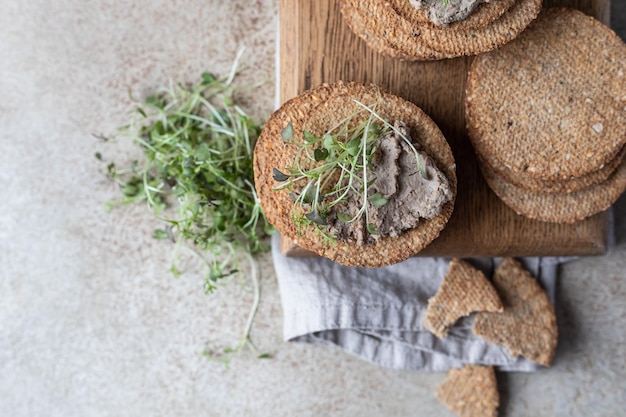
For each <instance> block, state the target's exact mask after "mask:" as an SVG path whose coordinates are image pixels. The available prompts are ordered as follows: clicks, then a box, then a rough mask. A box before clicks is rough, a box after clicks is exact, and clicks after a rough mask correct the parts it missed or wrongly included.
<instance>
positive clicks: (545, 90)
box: [466, 8, 626, 182]
mask: <svg viewBox="0 0 626 417" xmlns="http://www.w3.org/2000/svg"><path fill="white" fill-rule="evenodd" d="M625 73H626V46H625V45H624V42H623V41H622V40H621V39H620V38H619V37H617V36H616V35H615V33H614V32H613V31H611V30H610V29H609V28H607V27H606V26H604V25H602V24H601V23H600V22H598V21H597V20H595V19H593V18H592V17H589V16H586V15H584V14H583V13H581V12H579V11H576V10H572V9H563V8H559V9H549V10H546V11H545V12H544V13H542V14H541V16H540V17H539V18H538V19H537V21H535V22H534V23H533V24H532V25H531V27H530V28H529V29H528V30H527V31H525V32H524V33H522V34H521V35H520V36H519V37H518V39H517V40H516V41H515V42H512V43H510V44H508V45H505V46H503V47H502V48H500V49H498V50H496V51H493V52H490V53H488V54H484V55H481V56H479V57H477V58H476V59H475V60H474V61H473V63H472V66H471V68H470V73H469V77H468V83H467V94H466V118H467V125H468V131H469V133H470V139H471V140H472V142H473V143H474V146H475V148H476V149H477V150H478V149H480V153H481V154H482V156H483V159H485V160H487V161H494V160H496V159H497V160H498V162H499V164H500V165H504V166H506V167H507V168H509V169H510V170H511V171H513V172H515V173H517V174H522V175H527V176H530V177H532V178H534V179H537V180H543V181H553V182H557V181H561V180H568V179H571V178H574V177H583V176H586V175H589V174H592V173H593V172H595V171H598V170H600V169H602V167H604V166H607V165H610V162H611V161H612V160H613V159H614V158H615V157H616V155H617V154H618V153H619V151H620V150H621V149H622V148H623V147H624V145H625V143H626V82H624V81H625V80H626V79H625V78H624V77H625ZM491 165H492V166H494V165H495V163H493V162H492V163H491Z"/></svg>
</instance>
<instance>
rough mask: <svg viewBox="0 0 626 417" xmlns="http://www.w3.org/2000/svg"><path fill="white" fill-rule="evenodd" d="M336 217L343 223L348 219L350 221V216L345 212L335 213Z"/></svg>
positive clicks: (347, 221)
mask: <svg viewBox="0 0 626 417" xmlns="http://www.w3.org/2000/svg"><path fill="white" fill-rule="evenodd" d="M337 218H338V219H339V220H340V221H342V222H344V223H349V222H350V221H352V217H350V216H349V215H347V214H345V213H337Z"/></svg>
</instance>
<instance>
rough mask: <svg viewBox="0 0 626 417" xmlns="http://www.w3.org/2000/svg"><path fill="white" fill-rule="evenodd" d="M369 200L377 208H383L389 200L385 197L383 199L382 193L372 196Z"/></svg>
mask: <svg viewBox="0 0 626 417" xmlns="http://www.w3.org/2000/svg"><path fill="white" fill-rule="evenodd" d="M367 199H368V200H369V202H370V203H372V205H373V206H376V207H382V206H384V205H385V204H387V202H388V200H387V199H386V198H385V197H383V195H382V194H381V193H374V194H372V195H370V196H369V197H368V198H367Z"/></svg>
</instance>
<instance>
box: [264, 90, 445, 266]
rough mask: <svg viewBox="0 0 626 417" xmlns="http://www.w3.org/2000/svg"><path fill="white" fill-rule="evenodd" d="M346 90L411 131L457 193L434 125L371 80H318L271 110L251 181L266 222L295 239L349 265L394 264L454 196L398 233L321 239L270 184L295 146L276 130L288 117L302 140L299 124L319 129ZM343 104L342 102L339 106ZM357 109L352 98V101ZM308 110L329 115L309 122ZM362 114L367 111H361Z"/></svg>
mask: <svg viewBox="0 0 626 417" xmlns="http://www.w3.org/2000/svg"><path fill="white" fill-rule="evenodd" d="M342 95H349V96H351V97H354V98H355V99H358V100H359V101H360V102H362V103H364V104H366V105H372V104H373V103H378V105H377V107H376V112H377V113H378V114H379V115H380V116H381V117H383V118H384V119H386V120H401V121H403V122H405V123H406V124H407V125H408V126H409V128H410V131H411V138H412V140H413V141H414V143H418V144H419V146H420V147H422V148H423V150H424V151H425V152H426V153H427V154H428V155H430V156H431V158H433V159H434V161H435V163H436V164H437V167H438V168H439V169H440V170H441V171H442V172H443V173H444V175H445V176H446V178H447V179H448V182H449V184H450V188H451V189H452V191H453V194H454V195H456V173H455V169H456V167H455V163H454V157H453V155H452V150H451V149H450V146H449V145H448V143H447V141H446V139H445V138H444V136H443V134H442V133H441V131H440V130H439V128H438V127H437V125H436V124H435V123H434V122H433V121H432V119H430V117H428V116H427V115H426V114H425V113H424V112H423V111H422V110H421V109H419V108H418V107H417V106H415V105H414V104H412V103H410V102H408V101H406V100H403V99H401V98H399V97H396V96H393V95H391V94H389V93H386V92H384V91H381V89H380V88H379V87H377V86H375V85H373V84H359V83H351V82H337V83H335V84H322V85H320V86H318V87H316V88H314V89H312V90H308V91H306V92H304V93H302V94H301V95H299V96H298V97H295V98H293V99H291V100H289V101H288V102H286V103H285V104H284V105H283V106H281V107H280V108H279V109H278V110H277V111H276V112H274V113H273V114H272V116H271V117H270V118H269V120H268V122H267V123H266V125H265V127H264V129H263V131H262V132H261V135H260V137H259V139H258V141H257V144H256V147H255V150H254V176H255V186H256V188H257V192H258V195H259V200H260V203H261V206H262V207H263V210H264V212H265V215H266V216H267V219H268V221H269V222H270V223H272V224H273V225H274V226H275V227H276V228H277V230H278V231H279V232H280V233H281V234H282V235H283V236H285V237H287V238H289V239H290V240H292V241H293V242H294V243H295V244H296V245H298V246H300V247H302V248H304V249H307V250H310V251H313V252H315V253H317V254H318V255H320V256H324V257H326V258H329V259H331V260H333V261H335V262H338V263H341V264H344V265H348V266H364V267H380V266H385V265H390V264H394V263H397V262H400V261H402V260H405V259H407V258H408V257H410V256H412V255H414V254H416V253H417V252H419V251H420V250H422V249H423V248H424V247H425V246H426V245H428V244H429V243H430V242H431V241H432V240H433V239H435V238H436V237H437V236H438V235H439V233H440V231H441V230H442V229H443V227H444V226H445V224H446V223H447V221H448V219H449V218H450V215H451V214H452V210H453V207H454V196H453V198H452V200H451V201H449V202H448V203H445V204H444V205H443V206H442V209H441V212H440V213H439V215H437V216H435V217H434V218H432V219H428V220H424V221H423V222H421V223H420V224H419V225H418V226H417V227H415V228H413V229H410V230H408V231H406V232H405V233H403V234H402V235H400V236H398V237H396V238H392V237H384V238H381V239H379V240H378V241H377V242H376V243H373V244H370V245H363V246H359V245H357V244H356V243H349V242H343V241H339V240H338V241H336V243H328V242H324V239H323V237H322V236H321V235H320V234H319V233H318V232H317V231H316V230H315V229H314V228H313V227H303V228H301V229H300V230H298V226H296V225H295V224H294V223H293V221H292V219H291V214H292V209H293V201H292V200H291V199H290V198H289V191H288V190H287V189H283V190H275V186H276V184H277V183H276V182H275V181H274V179H273V177H272V176H273V172H272V170H273V168H278V169H279V170H281V171H282V170H284V171H288V167H290V166H291V165H292V163H293V160H294V157H295V154H296V149H295V146H293V145H290V144H289V143H287V142H285V141H284V140H283V139H282V137H281V131H282V129H283V128H284V127H286V126H287V125H288V124H289V123H290V122H291V123H292V125H293V140H299V141H304V138H303V136H304V134H303V130H304V129H305V126H306V129H307V130H309V129H310V130H312V131H318V132H320V131H324V130H326V129H328V128H330V127H331V126H332V125H333V124H334V123H336V122H337V121H338V120H340V119H334V118H335V117H341V116H339V115H345V114H346V112H348V111H349V109H346V108H339V109H338V108H333V107H332V106H329V105H328V103H332V101H333V100H330V101H329V99H330V98H331V97H337V96H342ZM344 107H345V106H344ZM355 109H356V104H355ZM311 113H315V114H317V115H319V114H326V115H328V119H326V120H325V121H324V122H322V119H323V118H316V120H320V123H324V124H328V125H326V126H317V127H316V126H311V125H310V121H309V120H308V117H309V115H310V114H311ZM364 117H366V116H364Z"/></svg>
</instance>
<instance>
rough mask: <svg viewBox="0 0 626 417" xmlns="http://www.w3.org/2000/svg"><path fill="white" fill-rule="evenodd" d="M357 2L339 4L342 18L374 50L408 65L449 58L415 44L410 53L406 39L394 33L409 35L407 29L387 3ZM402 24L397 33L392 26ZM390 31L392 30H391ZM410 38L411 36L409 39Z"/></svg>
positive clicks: (418, 43)
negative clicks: (410, 62) (365, 3)
mask: <svg viewBox="0 0 626 417" xmlns="http://www.w3.org/2000/svg"><path fill="white" fill-rule="evenodd" d="M362 3H364V2H362V1H360V0H342V1H341V14H342V16H343V18H344V20H345V21H346V23H347V24H348V26H349V27H350V29H351V30H352V32H354V34H356V35H357V36H359V37H360V38H361V39H363V40H364V41H365V43H367V45H368V46H369V47H370V48H372V49H373V50H375V51H377V52H379V53H381V54H383V55H386V56H389V57H391V58H395V59H402V60H408V61H415V60H421V61H431V60H439V59H445V58H450V56H449V54H444V53H441V52H439V51H435V50H434V49H432V48H430V47H429V46H427V45H425V44H423V43H422V42H419V40H418V39H415V40H414V45H413V47H412V48H411V49H410V50H406V48H403V45H406V40H405V38H406V36H405V35H402V36H397V35H396V34H397V33H404V34H406V33H408V34H411V33H412V32H411V28H410V25H408V24H407V22H406V21H403V20H402V19H399V16H398V15H397V14H396V12H395V11H394V10H393V9H392V8H391V5H390V4H389V3H385V2H370V1H369V0H368V1H367V5H366V6H367V7H366V6H364V5H363V4H362ZM398 24H403V25H404V27H402V28H399V29H398V30H395V29H393V28H394V25H398ZM389 28H392V29H391V30H390V29H389ZM409 36H411V35H409Z"/></svg>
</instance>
